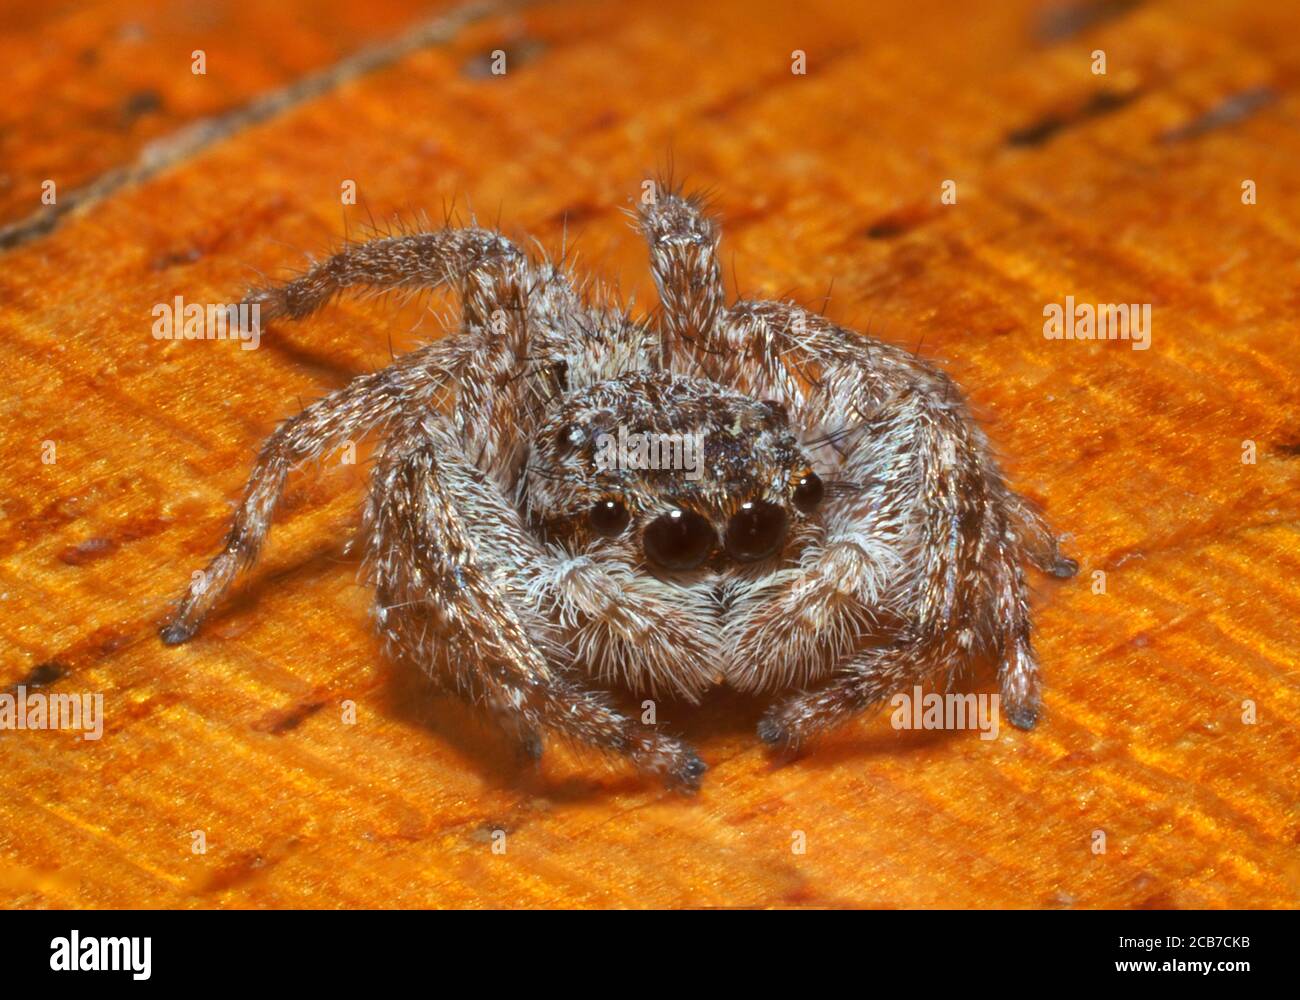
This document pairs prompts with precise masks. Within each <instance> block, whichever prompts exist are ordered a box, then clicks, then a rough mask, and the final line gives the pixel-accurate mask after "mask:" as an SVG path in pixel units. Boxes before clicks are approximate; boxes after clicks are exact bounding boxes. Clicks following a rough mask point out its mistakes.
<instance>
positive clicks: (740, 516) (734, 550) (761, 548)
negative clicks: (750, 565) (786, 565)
mask: <svg viewBox="0 0 1300 1000" xmlns="http://www.w3.org/2000/svg"><path fill="white" fill-rule="evenodd" d="M785 523H786V517H785V511H783V510H782V509H781V508H780V507H778V506H777V505H776V504H774V503H768V502H767V501H766V500H751V501H750V502H749V503H745V504H742V505H741V507H740V510H739V511H737V512H736V513H735V514H734V515H733V516H732V518H731V520H730V521H728V522H727V554H728V555H730V556H731V558H733V559H735V560H736V561H737V562H756V561H757V560H759V559H766V558H767V557H768V556H770V555H772V554H774V553H775V552H776V551H777V550H778V549H780V548H781V543H782V542H784V541H785Z"/></svg>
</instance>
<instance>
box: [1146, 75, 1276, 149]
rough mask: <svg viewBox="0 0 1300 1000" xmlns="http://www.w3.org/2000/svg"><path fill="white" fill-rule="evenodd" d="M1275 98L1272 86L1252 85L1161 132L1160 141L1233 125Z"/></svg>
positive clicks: (1177, 139)
mask: <svg viewBox="0 0 1300 1000" xmlns="http://www.w3.org/2000/svg"><path fill="white" fill-rule="evenodd" d="M1276 99H1277V91H1276V90H1274V89H1273V88H1272V87H1254V88H1252V89H1251V90H1243V91H1242V92H1241V93H1239V94H1233V95H1232V96H1231V97H1227V98H1225V99H1224V100H1222V101H1220V102H1219V103H1218V104H1216V105H1215V106H1214V107H1212V108H1210V110H1209V111H1206V112H1205V113H1204V114H1202V115H1199V116H1198V117H1196V118H1193V119H1192V120H1191V121H1190V122H1188V123H1187V124H1186V125H1180V126H1179V127H1178V128H1174V129H1170V130H1169V131H1168V132H1165V133H1163V134H1161V136H1160V141H1161V142H1186V141H1187V140H1188V139H1196V138H1199V137H1200V136H1203V135H1204V134H1205V133H1206V132H1212V131H1213V130H1214V129H1216V128H1225V127H1227V126H1229V125H1235V124H1237V123H1238V122H1240V121H1242V120H1244V119H1245V118H1248V117H1249V116H1250V115H1252V114H1254V113H1255V112H1256V111H1258V110H1259V109H1260V108H1262V107H1264V106H1265V105H1268V104H1271V103H1272V102H1273V101H1274V100H1276Z"/></svg>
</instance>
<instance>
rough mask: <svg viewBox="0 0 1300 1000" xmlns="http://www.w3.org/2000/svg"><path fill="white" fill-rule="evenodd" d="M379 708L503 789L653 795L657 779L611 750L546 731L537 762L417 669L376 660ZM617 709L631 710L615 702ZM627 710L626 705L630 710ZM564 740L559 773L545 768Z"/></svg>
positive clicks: (552, 794) (559, 794)
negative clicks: (633, 767) (605, 751)
mask: <svg viewBox="0 0 1300 1000" xmlns="http://www.w3.org/2000/svg"><path fill="white" fill-rule="evenodd" d="M378 663H379V666H378V670H379V672H380V674H381V682H380V684H379V685H378V689H377V691H378V698H379V706H378V707H379V709H380V711H382V712H383V713H384V715H385V716H386V717H387V718H390V719H394V720H397V721H401V722H405V723H407V724H409V725H412V726H418V727H420V728H422V729H425V730H427V731H429V732H430V733H432V734H434V735H435V736H436V737H437V738H438V739H439V740H441V741H442V742H443V743H445V744H446V745H447V746H448V747H449V748H450V749H451V750H452V752H453V753H454V754H455V755H456V757H457V758H458V763H459V764H461V765H463V766H464V767H466V768H468V769H471V770H473V771H475V772H477V773H478V775H479V777H480V778H481V779H482V780H483V781H484V782H485V783H486V784H487V785H489V786H490V787H492V788H494V789H497V790H500V791H504V792H509V793H514V794H518V795H524V796H529V797H537V798H543V799H545V800H547V801H548V802H551V803H554V804H565V803H580V802H584V801H590V800H598V799H602V798H607V797H609V796H611V795H621V794H636V793H642V794H644V793H645V792H647V791H650V792H654V793H659V792H660V791H661V786H660V785H659V784H658V782H657V781H656V780H655V779H653V778H650V777H647V776H645V775H640V774H637V773H636V772H635V771H632V770H631V769H630V767H629V766H628V765H627V764H624V763H621V762H620V761H619V760H618V759H617V758H616V757H615V756H614V755H613V754H602V753H601V752H600V751H598V750H595V749H593V748H591V747H587V746H584V745H581V744H577V743H573V742H571V741H561V740H559V739H557V738H556V737H555V736H554V734H547V737H546V743H545V749H544V750H543V753H542V757H541V759H534V758H532V757H530V756H528V754H527V753H526V752H525V751H524V749H523V748H522V747H521V746H519V745H518V744H517V743H515V742H514V741H513V740H512V739H511V738H510V737H509V736H508V735H507V734H506V733H505V732H504V731H502V730H501V729H499V728H497V727H496V726H495V725H493V724H492V722H491V721H489V720H488V719H487V718H486V717H485V716H484V715H483V713H482V712H480V711H479V710H478V709H477V708H476V707H475V706H474V705H472V704H469V703H467V702H465V701H463V700H462V699H461V698H459V697H457V696H456V695H455V694H452V693H450V692H447V691H443V690H440V689H439V688H438V687H437V686H436V685H435V684H434V682H433V680H432V679H431V678H429V677H428V676H427V675H426V674H424V673H423V672H421V671H420V670H419V669H418V668H417V667H416V666H414V665H412V664H409V663H405V662H392V661H389V660H387V659H385V658H383V657H382V656H381V657H380V658H379V660H378ZM620 707H629V706H627V705H624V704H622V703H621V702H620ZM629 710H630V707H629ZM557 744H558V745H561V746H564V745H566V744H567V746H568V747H571V748H572V750H573V752H572V754H571V755H568V754H566V756H571V758H572V760H573V764H572V766H569V764H568V762H567V761H566V762H565V764H566V766H564V767H563V768H560V769H558V770H560V771H561V773H553V772H554V771H556V770H557V768H554V767H549V768H548V764H547V758H548V757H551V758H553V757H556V756H557V754H555V752H554V748H555V747H556V746H557Z"/></svg>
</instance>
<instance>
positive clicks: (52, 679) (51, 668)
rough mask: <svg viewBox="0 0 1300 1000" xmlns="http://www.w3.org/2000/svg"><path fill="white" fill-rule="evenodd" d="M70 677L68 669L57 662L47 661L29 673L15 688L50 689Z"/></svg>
mask: <svg viewBox="0 0 1300 1000" xmlns="http://www.w3.org/2000/svg"><path fill="white" fill-rule="evenodd" d="M67 676H68V668H67V667H65V666H64V665H63V664H62V663H59V662H58V661H57V660H46V661H45V662H44V663H40V664H37V665H36V666H34V667H32V669H31V670H29V671H28V672H27V676H26V677H24V678H23V679H22V680H20V681H19V682H18V683H17V684H16V685H15V687H25V688H42V687H49V686H50V685H51V684H54V683H56V682H58V681H61V680H62V679H63V678H65V677H67Z"/></svg>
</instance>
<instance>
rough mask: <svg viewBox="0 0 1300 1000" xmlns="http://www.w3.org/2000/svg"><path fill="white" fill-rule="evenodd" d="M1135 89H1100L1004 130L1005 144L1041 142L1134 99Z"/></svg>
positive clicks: (1036, 143) (1017, 145) (1037, 144)
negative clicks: (1067, 107)
mask: <svg viewBox="0 0 1300 1000" xmlns="http://www.w3.org/2000/svg"><path fill="white" fill-rule="evenodd" d="M1138 93H1139V92H1138V91H1136V90H1134V91H1128V92H1124V93H1119V92H1117V91H1113V90H1099V91H1097V92H1096V93H1095V94H1093V95H1092V96H1091V97H1090V98H1088V100H1087V102H1086V103H1085V104H1083V105H1082V106H1081V107H1078V108H1075V109H1073V110H1072V111H1065V112H1057V113H1053V114H1049V115H1045V116H1044V117H1042V118H1040V119H1039V120H1038V121H1036V122H1032V123H1031V124H1029V125H1026V126H1024V127H1023V128H1018V129H1014V130H1013V131H1011V132H1009V133H1007V138H1006V144H1007V145H1008V146H1013V147H1024V146H1041V145H1043V144H1045V143H1046V142H1047V141H1048V140H1049V139H1051V138H1052V137H1053V136H1055V135H1056V134H1057V133H1058V132H1060V131H1061V130H1062V129H1064V128H1067V127H1071V126H1075V125H1082V124H1084V123H1086V122H1089V121H1092V120H1093V119H1094V118H1100V117H1102V116H1103V115H1108V114H1110V113H1111V112H1113V111H1118V110H1119V109H1120V108H1122V107H1124V106H1125V105H1127V104H1131V103H1132V102H1133V101H1134V100H1136V99H1137V96H1138Z"/></svg>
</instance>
